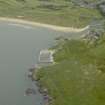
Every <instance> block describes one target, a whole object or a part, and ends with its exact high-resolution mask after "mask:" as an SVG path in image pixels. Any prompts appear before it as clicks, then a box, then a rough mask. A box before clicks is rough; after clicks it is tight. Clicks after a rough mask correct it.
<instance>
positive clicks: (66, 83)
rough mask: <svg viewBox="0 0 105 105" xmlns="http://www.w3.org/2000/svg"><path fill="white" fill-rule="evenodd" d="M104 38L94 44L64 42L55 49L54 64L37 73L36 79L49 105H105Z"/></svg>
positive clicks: (74, 41) (75, 41)
mask: <svg viewBox="0 0 105 105" xmlns="http://www.w3.org/2000/svg"><path fill="white" fill-rule="evenodd" d="M104 39H105V38H102V39H100V40H99V41H98V42H97V45H87V44H86V43H84V42H82V41H77V40H72V41H66V42H65V44H64V45H62V46H61V45H60V46H58V47H57V48H59V50H58V51H57V52H56V53H55V55H54V56H55V61H56V65H54V66H50V67H47V68H42V69H40V70H39V72H38V74H37V77H38V78H40V83H41V84H42V86H44V87H46V88H48V92H49V94H50V95H51V96H52V97H53V98H54V100H53V105H104V104H105V83H104V82H105V56H104V55H105V47H104V46H105V40H104Z"/></svg>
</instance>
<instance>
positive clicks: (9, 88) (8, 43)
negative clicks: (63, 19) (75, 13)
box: [0, 22, 64, 105]
mask: <svg viewBox="0 0 105 105" xmlns="http://www.w3.org/2000/svg"><path fill="white" fill-rule="evenodd" d="M61 34H64V33H60V32H56V31H52V30H50V29H46V28H40V27H31V26H25V25H24V26H21V25H16V24H15V25H13V24H11V23H9V22H0V105H41V104H40V103H43V97H42V96H41V94H40V93H39V92H38V91H37V94H36V95H34V96H24V91H25V90H26V89H27V88H29V87H34V88H35V89H36V90H37V87H36V86H35V85H34V84H32V82H31V80H29V79H28V78H27V77H26V75H25V73H26V72H27V70H28V69H29V68H30V67H32V66H33V65H34V64H35V63H37V59H38V55H39V52H40V50H41V49H45V48H49V47H51V46H52V45H53V44H54V38H55V37H57V36H59V35H61ZM42 105H43V104H42Z"/></svg>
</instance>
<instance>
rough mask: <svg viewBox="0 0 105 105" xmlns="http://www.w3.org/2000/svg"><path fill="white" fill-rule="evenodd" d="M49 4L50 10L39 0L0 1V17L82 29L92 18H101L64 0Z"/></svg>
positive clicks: (95, 11) (94, 10) (51, 0)
mask: <svg viewBox="0 0 105 105" xmlns="http://www.w3.org/2000/svg"><path fill="white" fill-rule="evenodd" d="M49 4H50V5H51V6H52V8H49V7H46V5H45V4H44V3H43V2H42V1H39V0H25V2H21V1H18V0H0V16H4V17H5V16H6V17H7V16H8V17H18V16H23V18H25V19H27V20H32V21H37V22H42V23H47V24H54V25H61V26H72V27H84V26H86V25H88V24H89V23H90V22H91V21H92V20H93V18H96V19H102V18H103V17H102V16H101V14H100V12H99V11H98V10H96V9H86V8H80V7H77V6H74V5H73V4H72V3H71V2H68V1H66V0H50V2H49ZM43 5H44V6H43ZM55 8H57V9H55Z"/></svg>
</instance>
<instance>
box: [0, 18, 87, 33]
mask: <svg viewBox="0 0 105 105" xmlns="http://www.w3.org/2000/svg"><path fill="white" fill-rule="evenodd" d="M0 21H6V22H13V23H16V24H23V25H31V26H36V27H43V28H48V29H52V30H55V31H61V32H82V31H85V30H88V29H89V26H86V27H84V28H73V27H63V26H56V25H50V24H44V23H38V22H34V21H28V20H25V19H18V18H9V17H0Z"/></svg>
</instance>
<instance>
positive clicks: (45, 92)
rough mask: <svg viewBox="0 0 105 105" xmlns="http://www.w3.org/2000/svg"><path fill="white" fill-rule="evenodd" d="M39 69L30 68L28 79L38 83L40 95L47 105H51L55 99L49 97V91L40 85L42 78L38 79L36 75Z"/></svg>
mask: <svg viewBox="0 0 105 105" xmlns="http://www.w3.org/2000/svg"><path fill="white" fill-rule="evenodd" d="M38 69H39V67H37V68H30V69H29V71H28V72H29V73H28V78H30V79H31V80H32V81H35V82H36V85H37V87H38V91H39V93H40V94H42V96H43V99H44V101H45V103H46V105H50V104H51V103H52V101H53V98H52V97H51V96H50V95H49V92H48V89H47V88H44V87H43V86H42V85H41V83H40V78H37V76H36V73H37V71H38Z"/></svg>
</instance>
